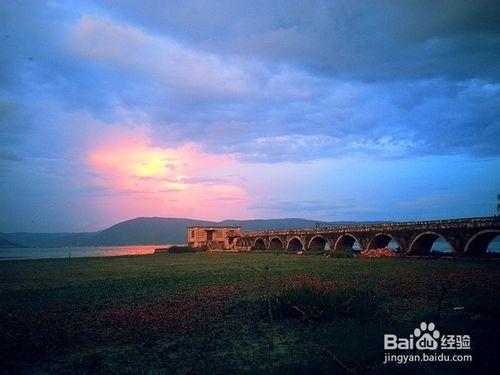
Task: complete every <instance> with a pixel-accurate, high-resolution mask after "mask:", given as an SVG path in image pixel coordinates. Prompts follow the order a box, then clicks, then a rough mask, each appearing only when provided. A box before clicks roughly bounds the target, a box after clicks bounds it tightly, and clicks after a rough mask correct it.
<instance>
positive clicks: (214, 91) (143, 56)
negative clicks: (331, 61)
mask: <svg viewBox="0 0 500 375" xmlns="http://www.w3.org/2000/svg"><path fill="white" fill-rule="evenodd" d="M68 46H69V48H70V49H71V50H72V51H74V53H76V54H77V55H79V56H81V57H83V58H86V59H89V60H94V61H98V62H102V63H106V64H111V65H112V66H113V67H115V68H121V69H124V70H126V71H132V72H133V73H134V74H139V75H141V76H142V77H144V79H147V80H149V82H150V83H151V84H152V85H157V84H160V85H164V86H166V87H167V88H169V89H171V90H177V93H179V94H182V93H184V94H186V95H190V96H191V97H193V96H194V97H195V96H200V97H203V95H211V96H215V97H223V98H226V99H234V98H238V97H241V96H243V97H246V96H248V95H252V92H253V91H254V88H253V87H252V84H253V83H252V80H251V76H250V75H249V74H248V73H247V72H246V71H245V69H242V68H241V67H240V66H239V65H244V63H242V62H241V61H240V64H238V63H237V61H226V59H223V58H221V57H219V56H217V55H214V54H210V53H206V52H200V51H196V50H193V49H190V48H189V47H187V46H185V45H182V44H180V43H178V42H176V41H174V40H172V39H170V38H168V37H154V36H152V35H148V34H146V33H144V32H143V31H142V30H140V29H137V28H134V27H132V26H123V25H121V24H119V23H116V22H114V21H112V20H110V19H106V18H103V17H99V16H94V15H88V14H84V15H83V16H82V17H81V18H80V20H79V21H78V22H77V24H76V25H75V26H74V28H73V31H72V33H71V36H70V38H69V40H68Z"/></svg>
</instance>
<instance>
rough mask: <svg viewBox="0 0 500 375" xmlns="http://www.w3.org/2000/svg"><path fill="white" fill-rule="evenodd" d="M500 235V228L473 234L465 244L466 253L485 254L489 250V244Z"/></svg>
mask: <svg viewBox="0 0 500 375" xmlns="http://www.w3.org/2000/svg"><path fill="white" fill-rule="evenodd" d="M497 236H500V229H489V230H483V231H481V232H479V233H476V234H475V235H473V236H472V237H471V238H470V239H469V241H467V244H466V245H465V249H464V254H466V255H484V254H486V252H487V251H488V246H489V245H490V243H491V242H493V240H494V239H495V238H496V237H497Z"/></svg>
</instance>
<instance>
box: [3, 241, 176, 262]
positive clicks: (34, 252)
mask: <svg viewBox="0 0 500 375" xmlns="http://www.w3.org/2000/svg"><path fill="white" fill-rule="evenodd" d="M169 246H171V245H146V246H144V245H140V246H139V245H138V246H82V247H76V246H73V247H47V248H43V247H30V248H11V249H0V261H1V260H11V259H46V258H82V257H109V256H119V255H142V254H153V253H154V251H155V249H157V248H159V247H169Z"/></svg>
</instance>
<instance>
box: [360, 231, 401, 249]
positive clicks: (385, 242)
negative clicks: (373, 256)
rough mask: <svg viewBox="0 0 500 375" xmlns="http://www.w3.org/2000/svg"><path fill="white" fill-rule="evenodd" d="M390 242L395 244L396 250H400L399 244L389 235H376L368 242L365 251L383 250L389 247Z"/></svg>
mask: <svg viewBox="0 0 500 375" xmlns="http://www.w3.org/2000/svg"><path fill="white" fill-rule="evenodd" d="M391 241H392V242H395V243H397V245H398V248H399V249H401V243H400V242H399V241H398V240H397V239H396V238H394V236H393V235H392V234H390V233H377V234H376V235H375V236H373V238H372V239H371V240H370V242H368V247H367V249H383V248H385V247H389V244H390V243H391ZM392 250H393V249H392Z"/></svg>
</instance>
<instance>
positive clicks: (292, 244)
mask: <svg viewBox="0 0 500 375" xmlns="http://www.w3.org/2000/svg"><path fill="white" fill-rule="evenodd" d="M286 248H287V250H293V251H301V250H304V242H302V240H301V239H300V238H299V237H292V238H290V239H289V240H288V243H287V244H286Z"/></svg>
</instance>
